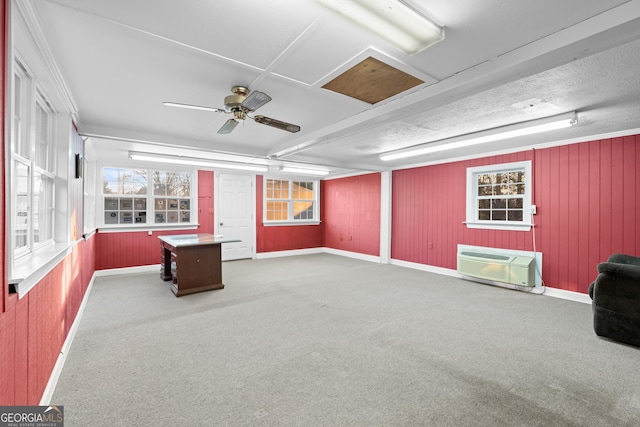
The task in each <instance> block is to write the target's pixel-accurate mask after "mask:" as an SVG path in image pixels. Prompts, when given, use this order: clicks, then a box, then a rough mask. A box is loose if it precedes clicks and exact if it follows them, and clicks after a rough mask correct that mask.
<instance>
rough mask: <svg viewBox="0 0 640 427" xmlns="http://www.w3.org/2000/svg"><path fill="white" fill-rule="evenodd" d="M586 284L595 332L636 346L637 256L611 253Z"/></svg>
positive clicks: (639, 325) (639, 310) (639, 304)
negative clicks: (590, 300)
mask: <svg viewBox="0 0 640 427" xmlns="http://www.w3.org/2000/svg"><path fill="white" fill-rule="evenodd" d="M598 272H599V273H600V274H598V277H597V278H596V280H595V281H594V282H593V283H592V284H591V286H589V296H590V297H591V299H592V300H593V304H592V308H593V329H594V331H595V333H596V335H598V336H601V337H606V338H610V339H613V340H616V341H620V342H623V343H626V344H631V345H635V346H639V347H640V258H638V257H635V256H631V255H624V254H613V255H611V256H610V257H609V259H608V260H607V262H602V263H600V264H598Z"/></svg>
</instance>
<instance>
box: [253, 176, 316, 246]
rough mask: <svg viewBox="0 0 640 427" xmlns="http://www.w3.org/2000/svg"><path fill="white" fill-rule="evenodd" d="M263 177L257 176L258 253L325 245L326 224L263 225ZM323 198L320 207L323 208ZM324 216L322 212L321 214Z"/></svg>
mask: <svg viewBox="0 0 640 427" xmlns="http://www.w3.org/2000/svg"><path fill="white" fill-rule="evenodd" d="M323 188H324V181H323V182H321V183H320V197H321V198H322V197H323V196H322V194H323V193H324V190H323ZM262 196H263V177H262V176H260V175H258V176H257V177H256V241H257V250H256V252H257V253H262V252H275V251H288V250H294V249H308V248H317V247H321V246H323V234H324V224H320V225H290V226H282V227H279V226H268V227H265V226H264V225H262V205H263V204H262V200H263V197H262ZM322 206H323V203H322V199H321V201H320V208H321V209H322ZM320 217H321V218H322V217H323V215H322V213H321V214H320Z"/></svg>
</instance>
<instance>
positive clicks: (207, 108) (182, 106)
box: [162, 102, 224, 113]
mask: <svg viewBox="0 0 640 427" xmlns="http://www.w3.org/2000/svg"><path fill="white" fill-rule="evenodd" d="M162 105H166V106H167V107H179V108H190V109H192V110H204V111H213V112H215V113H224V110H223V109H220V108H215V107H203V106H202V105H193V104H181V103H179V102H163V103H162Z"/></svg>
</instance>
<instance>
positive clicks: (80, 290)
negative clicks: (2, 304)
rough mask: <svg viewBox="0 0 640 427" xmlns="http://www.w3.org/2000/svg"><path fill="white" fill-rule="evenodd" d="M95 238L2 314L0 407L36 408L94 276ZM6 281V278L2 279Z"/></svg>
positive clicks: (12, 301)
mask: <svg viewBox="0 0 640 427" xmlns="http://www.w3.org/2000/svg"><path fill="white" fill-rule="evenodd" d="M94 243H95V239H94V238H91V239H89V240H87V241H80V242H79V243H78V245H76V246H75V247H74V248H73V250H72V252H71V254H69V255H68V256H67V257H66V258H65V259H64V260H62V261H61V262H60V263H59V264H58V265H56V266H55V267H54V268H53V270H52V271H51V272H50V273H49V274H48V275H47V276H46V277H44V278H43V279H42V280H41V281H40V282H38V283H37V284H36V285H35V286H34V287H33V288H32V289H31V290H30V291H29V292H28V293H27V294H26V295H25V296H24V297H23V298H22V299H18V298H17V296H16V295H15V294H11V295H8V296H7V295H6V294H5V297H7V298H8V304H7V308H6V311H5V312H3V313H1V314H0V405H38V404H39V403H40V399H41V398H42V394H43V392H44V389H45V387H46V385H47V382H48V381H49V377H50V376H51V372H52V371H53V367H54V366H55V363H56V361H57V359H58V355H59V354H60V350H61V349H62V345H63V344H64V341H65V339H66V337H67V335H68V333H69V329H70V328H71V325H72V324H73V321H74V320H75V318H76V315H77V313H78V309H79V308H80V304H81V302H82V299H83V298H84V295H85V293H86V291H87V287H88V285H89V282H90V281H91V277H92V275H93V272H94V270H95V269H94ZM5 280H6V279H5Z"/></svg>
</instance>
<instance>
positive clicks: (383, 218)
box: [380, 171, 392, 264]
mask: <svg viewBox="0 0 640 427" xmlns="http://www.w3.org/2000/svg"><path fill="white" fill-rule="evenodd" d="M380 175H381V176H380V180H381V183H380V187H381V189H380V263H382V264H389V263H390V262H391V176H392V172H391V171H384V172H381V174H380Z"/></svg>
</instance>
